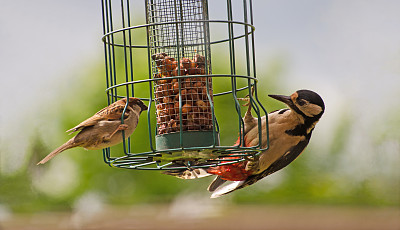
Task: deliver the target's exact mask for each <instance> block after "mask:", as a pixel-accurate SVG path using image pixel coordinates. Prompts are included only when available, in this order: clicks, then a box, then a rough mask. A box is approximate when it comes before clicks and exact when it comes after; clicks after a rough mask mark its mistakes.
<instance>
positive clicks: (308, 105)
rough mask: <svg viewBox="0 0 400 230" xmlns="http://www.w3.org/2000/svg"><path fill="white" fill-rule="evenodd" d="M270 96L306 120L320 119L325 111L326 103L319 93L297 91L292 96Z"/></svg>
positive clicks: (304, 90)
mask: <svg viewBox="0 0 400 230" xmlns="http://www.w3.org/2000/svg"><path fill="white" fill-rule="evenodd" d="M268 96H270V97H272V98H274V99H276V100H279V101H281V102H283V103H285V104H287V105H288V106H289V108H290V109H291V110H293V111H294V112H296V113H298V114H300V115H302V116H303V117H304V118H314V119H319V118H320V117H321V116H322V114H323V113H324V111H325V104H324V101H323V100H322V98H321V97H320V96H319V95H318V94H317V93H315V92H313V91H311V90H306V89H301V90H297V91H296V92H295V93H293V94H292V95H290V96H283V95H268Z"/></svg>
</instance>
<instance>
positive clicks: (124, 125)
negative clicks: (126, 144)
mask: <svg viewBox="0 0 400 230" xmlns="http://www.w3.org/2000/svg"><path fill="white" fill-rule="evenodd" d="M128 128H129V126H128V125H127V124H120V125H119V126H118V128H117V129H115V130H114V132H112V133H111V134H110V135H108V136H107V137H106V138H105V140H110V139H111V138H112V137H113V136H114V134H116V133H117V132H118V131H122V130H127V129H128Z"/></svg>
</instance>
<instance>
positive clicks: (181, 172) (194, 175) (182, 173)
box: [161, 168, 212, 180]
mask: <svg viewBox="0 0 400 230" xmlns="http://www.w3.org/2000/svg"><path fill="white" fill-rule="evenodd" d="M161 173H162V174H166V175H170V176H175V177H177V178H180V179H185V180H187V179H198V178H202V177H208V176H212V174H210V173H208V172H207V170H206V169H203V168H196V169H177V170H167V171H163V172H161Z"/></svg>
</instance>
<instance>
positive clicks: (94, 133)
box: [38, 97, 147, 165]
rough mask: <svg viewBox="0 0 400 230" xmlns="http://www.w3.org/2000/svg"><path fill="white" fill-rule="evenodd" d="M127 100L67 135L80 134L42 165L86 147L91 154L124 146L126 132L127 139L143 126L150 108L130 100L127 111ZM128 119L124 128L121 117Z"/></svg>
mask: <svg viewBox="0 0 400 230" xmlns="http://www.w3.org/2000/svg"><path fill="white" fill-rule="evenodd" d="M125 105H126V98H123V99H121V100H118V101H116V102H114V103H112V104H111V105H109V106H107V107H105V108H103V109H102V110H100V111H99V112H97V113H96V114H95V115H93V116H92V117H90V118H88V119H86V120H85V121H83V122H82V123H80V124H79V125H77V126H75V127H74V128H72V129H70V130H67V132H70V134H71V133H74V132H76V131H80V132H79V133H78V134H77V135H76V136H74V137H73V138H71V139H70V140H69V141H67V142H66V143H64V144H63V145H61V146H60V147H58V148H57V149H55V150H54V151H53V152H51V153H50V154H49V155H47V156H46V157H45V158H43V160H41V161H40V162H39V163H38V165H39V164H44V163H46V162H47V161H49V160H50V159H51V158H53V157H54V156H56V155H57V154H59V153H61V152H63V151H65V150H67V149H70V148H74V147H83V148H84V149H88V150H97V149H103V148H107V147H110V146H113V145H116V144H119V143H121V142H122V132H121V131H122V130H124V131H125V138H127V137H129V136H130V135H132V133H133V131H135V129H136V126H137V124H138V122H139V115H140V113H141V112H142V111H143V110H147V106H146V105H145V104H144V103H143V101H141V100H140V99H138V98H134V97H130V98H129V103H128V106H127V107H126V111H125V113H124V114H123V111H124V109H125ZM122 115H123V117H124V122H123V124H122V123H121V117H122Z"/></svg>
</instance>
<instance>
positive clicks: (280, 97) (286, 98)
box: [268, 95, 293, 106]
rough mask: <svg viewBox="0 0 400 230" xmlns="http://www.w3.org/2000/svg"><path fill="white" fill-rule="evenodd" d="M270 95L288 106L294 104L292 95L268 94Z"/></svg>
mask: <svg viewBox="0 0 400 230" xmlns="http://www.w3.org/2000/svg"><path fill="white" fill-rule="evenodd" d="M268 96H269V97H272V98H273V99H276V100H278V101H281V102H283V103H285V104H286V105H288V106H292V105H293V102H292V99H291V98H290V96H284V95H268Z"/></svg>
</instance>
